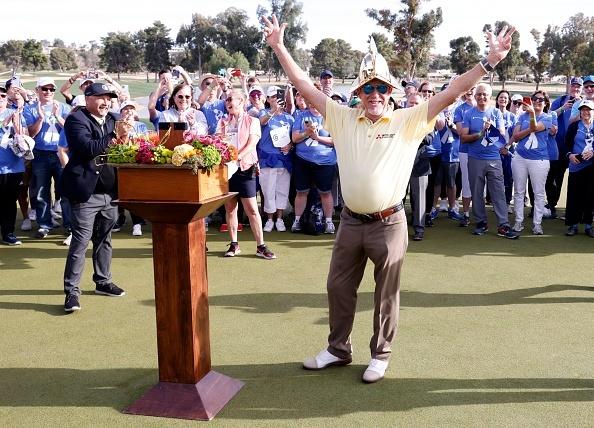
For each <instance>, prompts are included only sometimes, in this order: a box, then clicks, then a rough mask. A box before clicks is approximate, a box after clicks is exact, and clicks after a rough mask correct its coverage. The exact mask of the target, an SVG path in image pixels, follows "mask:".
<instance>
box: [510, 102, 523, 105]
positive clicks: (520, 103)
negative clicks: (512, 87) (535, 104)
mask: <svg viewBox="0 0 594 428" xmlns="http://www.w3.org/2000/svg"><path fill="white" fill-rule="evenodd" d="M512 103H513V104H514V105H515V106H521V105H522V101H512Z"/></svg>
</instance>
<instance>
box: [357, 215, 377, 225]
mask: <svg viewBox="0 0 594 428" xmlns="http://www.w3.org/2000/svg"><path fill="white" fill-rule="evenodd" d="M360 215H361V221H362V222H364V223H371V222H372V221H374V220H375V219H374V218H373V216H372V215H369V214H360Z"/></svg>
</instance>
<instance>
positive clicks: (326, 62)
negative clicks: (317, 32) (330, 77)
mask: <svg viewBox="0 0 594 428" xmlns="http://www.w3.org/2000/svg"><path fill="white" fill-rule="evenodd" d="M362 56H363V55H362V53H361V52H358V51H353V50H352V49H351V45H350V44H348V43H347V42H345V41H344V40H342V39H338V40H336V39H331V38H327V39H323V40H322V41H320V43H318V44H317V46H316V47H315V48H314V49H313V50H312V52H311V58H312V59H311V69H310V74H311V75H312V76H319V75H320V73H321V72H322V70H324V69H329V70H331V71H332V73H334V75H335V76H336V77H342V78H343V79H344V78H346V77H348V76H352V75H354V74H356V73H357V72H358V70H359V62H360V61H361V58H362Z"/></svg>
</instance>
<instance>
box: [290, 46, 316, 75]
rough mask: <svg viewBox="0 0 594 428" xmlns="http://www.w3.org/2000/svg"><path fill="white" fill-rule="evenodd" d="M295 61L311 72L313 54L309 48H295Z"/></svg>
mask: <svg viewBox="0 0 594 428" xmlns="http://www.w3.org/2000/svg"><path fill="white" fill-rule="evenodd" d="M293 59H294V60H295V62H296V63H297V64H298V65H299V67H301V69H302V70H305V72H307V73H309V71H310V69H311V62H312V59H313V58H312V54H311V51H308V50H307V49H301V48H297V49H295V56H294V57H293Z"/></svg>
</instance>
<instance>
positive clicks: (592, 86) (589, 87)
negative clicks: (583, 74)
mask: <svg viewBox="0 0 594 428" xmlns="http://www.w3.org/2000/svg"><path fill="white" fill-rule="evenodd" d="M592 88H594V85H585V86H584V89H592Z"/></svg>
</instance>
